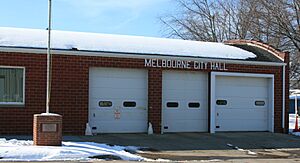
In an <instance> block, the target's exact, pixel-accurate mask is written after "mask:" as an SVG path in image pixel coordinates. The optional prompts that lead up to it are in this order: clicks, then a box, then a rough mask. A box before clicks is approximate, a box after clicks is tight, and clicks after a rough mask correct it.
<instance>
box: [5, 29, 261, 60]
mask: <svg viewBox="0 0 300 163" xmlns="http://www.w3.org/2000/svg"><path fill="white" fill-rule="evenodd" d="M0 47H14V48H33V49H35V48H42V49H45V48H47V30H41V29H24V28H8V27H0ZM51 48H52V49H56V50H76V51H93V52H114V53H130V54H149V55H154V54H155V55H170V56H180V57H185V56H186V57H199V58H218V59H239V60H247V59H251V58H253V59H254V58H257V56H256V55H255V54H254V53H252V52H249V51H247V50H243V49H241V48H238V47H234V46H230V45H226V44H224V43H215V42H201V41H187V40H179V39H167V38H153V37H142V36H127V35H111V34H98V33H83V32H68V31H57V30H52V38H51ZM99 55H101V54H100V53H99Z"/></svg>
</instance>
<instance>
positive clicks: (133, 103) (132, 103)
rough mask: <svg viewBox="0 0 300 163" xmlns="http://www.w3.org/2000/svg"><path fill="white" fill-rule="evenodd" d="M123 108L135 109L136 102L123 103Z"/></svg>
mask: <svg viewBox="0 0 300 163" xmlns="http://www.w3.org/2000/svg"><path fill="white" fill-rule="evenodd" d="M123 106H124V107H126V108H129V107H136V102H135V101H124V102H123Z"/></svg>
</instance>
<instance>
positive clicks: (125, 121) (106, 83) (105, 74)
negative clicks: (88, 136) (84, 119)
mask: <svg viewBox="0 0 300 163" xmlns="http://www.w3.org/2000/svg"><path fill="white" fill-rule="evenodd" d="M89 78H90V79H89V124H90V127H91V128H92V132H93V133H138V132H146V131H147V122H148V116H147V115H148V110H147V109H148V106H147V105H148V102H147V101H148V97H147V95H148V92H147V90H148V75H147V71H145V70H136V69H117V68H90V77H89Z"/></svg>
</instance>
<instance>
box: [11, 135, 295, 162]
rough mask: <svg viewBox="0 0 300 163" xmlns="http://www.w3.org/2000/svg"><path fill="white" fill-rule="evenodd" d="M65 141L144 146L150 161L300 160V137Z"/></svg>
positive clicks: (90, 138) (80, 138)
mask: <svg viewBox="0 0 300 163" xmlns="http://www.w3.org/2000/svg"><path fill="white" fill-rule="evenodd" d="M8 138H9V137H8ZM19 139H20V137H19ZM64 141H92V142H98V143H106V144H113V145H123V146H140V147H147V148H146V150H145V151H143V152H142V153H139V155H141V156H144V157H146V158H151V159H166V160H171V161H176V162H177V161H179V162H182V161H204V162H205V161H217V162H299V161H300V137H296V136H292V135H286V134H276V133H267V132H236V133H232V132H231V133H216V134H209V133H176V134H164V135H146V134H101V135H96V136H65V137H64ZM94 162H100V161H94ZM114 163H115V162H114Z"/></svg>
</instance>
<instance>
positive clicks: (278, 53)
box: [224, 39, 288, 61]
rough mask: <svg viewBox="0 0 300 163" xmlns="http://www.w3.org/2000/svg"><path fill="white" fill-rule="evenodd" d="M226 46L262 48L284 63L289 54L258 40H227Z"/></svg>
mask: <svg viewBox="0 0 300 163" xmlns="http://www.w3.org/2000/svg"><path fill="white" fill-rule="evenodd" d="M224 43H225V44H226V45H250V46H255V47H258V48H261V49H263V50H265V51H268V52H269V53H271V54H273V55H274V56H275V57H277V58H278V59H280V60H281V61H284V59H285V56H286V55H287V53H288V52H283V51H281V50H278V49H275V48H274V47H272V46H271V45H269V44H267V43H264V42H261V41H256V40H239V39H237V40H227V41H224Z"/></svg>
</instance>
